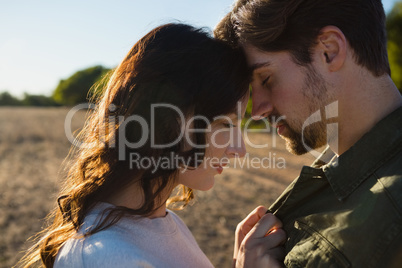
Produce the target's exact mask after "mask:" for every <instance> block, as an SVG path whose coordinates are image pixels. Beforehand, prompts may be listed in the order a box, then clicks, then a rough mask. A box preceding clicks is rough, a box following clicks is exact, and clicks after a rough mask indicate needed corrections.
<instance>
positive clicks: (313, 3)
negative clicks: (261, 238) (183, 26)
mask: <svg viewBox="0 0 402 268" xmlns="http://www.w3.org/2000/svg"><path fill="white" fill-rule="evenodd" d="M384 24H385V14H384V10H383V6H382V3H381V1H380V0H242V1H238V2H237V3H236V4H235V7H234V8H233V10H232V12H230V13H229V14H228V15H227V16H226V17H225V18H224V19H223V20H222V21H221V22H220V23H219V25H218V26H217V27H216V29H215V35H216V37H217V38H219V39H222V40H224V41H226V42H230V43H231V44H232V45H233V46H240V47H242V48H243V49H244V51H245V53H246V55H247V59H248V64H249V66H250V68H251V70H252V71H253V80H252V82H251V86H252V102H253V109H252V115H253V116H254V117H256V118H264V117H266V118H267V119H268V120H269V121H270V122H271V123H272V124H273V125H274V126H275V127H277V131H278V134H279V135H280V136H281V137H282V138H284V139H285V140H286V144H287V148H288V150H289V151H290V152H292V153H294V154H298V155H299V154H304V153H306V152H311V153H315V149H317V148H319V147H321V146H323V145H325V144H328V145H329V148H327V150H326V151H325V152H324V153H323V155H322V156H321V157H319V158H318V159H317V160H316V161H315V163H314V164H313V165H312V166H311V167H306V166H305V167H303V169H302V170H301V173H300V176H299V177H298V178H297V179H296V180H295V181H294V182H293V183H292V184H291V185H290V186H289V187H288V188H287V189H286V190H285V192H284V193H283V194H282V195H281V196H280V197H279V199H278V200H277V201H276V202H275V203H274V204H273V205H272V206H271V207H270V210H271V211H272V212H273V213H274V214H275V215H276V216H277V217H278V218H279V219H280V220H281V221H282V223H283V229H284V230H285V231H286V233H287V236H288V240H287V242H286V243H285V249H286V253H287V255H286V257H285V260H284V262H285V265H286V266H289V267H351V266H354V267H394V266H395V267H396V266H398V265H399V266H400V265H402V150H401V149H402V108H401V106H402V98H401V95H400V93H399V91H398V89H397V88H396V86H395V85H394V83H393V82H392V80H391V78H390V69H389V64H388V56H387V50H386V32H385V27H384ZM240 243H241V242H240ZM238 244H239V243H238ZM250 249H251V248H249V249H248V250H250ZM243 251H244V250H243Z"/></svg>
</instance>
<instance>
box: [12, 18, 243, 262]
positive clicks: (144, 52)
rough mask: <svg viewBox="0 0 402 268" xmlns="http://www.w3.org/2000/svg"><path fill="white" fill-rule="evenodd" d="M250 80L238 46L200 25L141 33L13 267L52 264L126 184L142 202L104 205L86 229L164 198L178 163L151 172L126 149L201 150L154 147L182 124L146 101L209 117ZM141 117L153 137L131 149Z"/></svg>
mask: <svg viewBox="0 0 402 268" xmlns="http://www.w3.org/2000/svg"><path fill="white" fill-rule="evenodd" d="M248 82H249V74H248V71H247V66H246V61H245V58H244V55H243V54H242V52H241V51H240V50H238V49H233V48H230V47H228V46H227V45H226V44H224V43H223V42H220V41H218V40H215V39H213V38H212V37H210V35H209V34H208V33H206V32H205V31H204V30H203V29H196V28H193V27H191V26H188V25H184V24H166V25H162V26H160V27H157V28H155V29H154V30H152V31H151V32H149V33H148V34H147V35H145V36H144V37H143V38H142V39H141V40H140V41H138V42H137V43H136V44H135V45H134V46H133V47H132V49H131V50H130V52H129V53H128V54H127V56H126V57H125V58H124V60H123V61H122V62H121V63H120V65H119V66H118V67H117V68H116V69H115V70H114V72H113V74H112V75H111V77H110V79H109V81H108V83H107V85H106V87H105V89H104V90H103V91H102V92H103V93H102V94H101V96H100V97H99V98H98V100H97V102H96V108H95V109H94V110H93V111H92V113H91V115H90V116H89V119H88V120H87V122H86V124H85V126H84V128H83V130H82V131H81V133H80V135H79V137H80V141H81V142H83V144H84V145H87V146H80V147H77V146H74V145H73V146H72V150H73V151H74V153H70V157H69V159H68V160H66V161H65V163H66V166H67V170H68V172H67V173H66V174H67V175H66V176H65V179H64V184H63V186H62V188H61V191H60V194H59V198H58V205H57V206H56V207H55V208H54V210H53V212H51V213H50V214H49V216H48V219H50V220H52V221H53V223H52V224H51V225H49V226H48V227H47V228H46V229H45V230H43V231H42V232H40V233H39V234H38V235H37V238H36V239H37V242H36V244H35V245H34V246H33V247H32V248H31V249H30V250H29V251H28V252H27V254H26V255H25V257H24V258H23V259H22V260H21V261H20V262H19V264H18V265H19V266H24V267H30V266H35V265H40V266H43V265H44V266H45V267H53V264H54V261H55V258H56V255H57V254H58V252H59V250H60V248H61V247H62V246H63V245H64V243H65V242H66V241H67V240H68V239H69V238H71V237H72V236H73V235H74V234H76V233H77V231H78V230H79V228H80V226H81V225H82V223H83V221H84V218H85V216H86V215H87V213H88V211H89V210H90V209H91V208H93V207H94V206H95V205H96V204H97V203H98V202H102V201H105V200H107V198H108V197H110V196H111V195H112V194H115V193H118V192H119V191H121V190H122V189H123V188H125V187H127V186H128V185H129V184H131V183H138V184H139V185H140V186H141V188H142V192H143V196H144V200H145V201H144V203H143V204H142V206H141V207H139V208H138V209H129V208H126V207H115V208H113V209H111V210H109V211H107V212H106V217H104V220H103V221H102V222H101V223H99V224H98V226H96V227H95V228H94V229H92V230H91V231H89V232H88V233H86V234H85V235H91V234H93V233H95V232H98V231H101V230H103V229H105V228H108V227H110V226H111V225H113V224H115V223H116V222H117V221H119V220H120V219H121V217H123V216H124V215H142V216H148V215H150V214H151V213H152V212H154V211H155V210H156V209H157V208H158V207H159V206H160V205H161V204H163V203H164V202H165V201H166V200H161V199H162V198H163V197H162V196H163V195H162V193H164V192H166V191H167V190H168V191H171V190H173V189H172V188H173V185H174V184H175V182H176V178H177V172H178V169H177V167H173V166H172V167H170V168H163V169H162V168H159V169H157V170H156V172H153V171H152V170H153V167H150V168H147V169H143V168H139V167H136V166H135V165H134V166H130V161H129V159H130V158H129V157H130V154H132V153H136V154H138V155H140V156H141V157H153V158H155V159H156V158H158V157H164V156H170V155H171V154H174V155H179V156H183V157H186V159H189V158H191V157H192V156H194V154H195V153H205V152H204V149H197V148H192V149H190V150H188V148H187V147H186V150H184V147H185V146H184V144H183V142H178V143H174V144H173V145H171V146H169V147H168V148H155V146H153V143H154V144H169V143H170V142H171V141H174V140H175V139H176V138H177V137H178V136H179V134H180V133H181V130H182V128H181V122H180V120H178V114H177V112H176V111H174V110H172V109H167V108H158V109H154V113H152V112H151V111H152V109H151V107H152V105H153V104H158V103H164V104H166V103H168V104H171V105H174V106H175V107H178V108H179V109H180V110H181V111H182V112H183V114H184V115H190V114H193V115H201V116H204V117H206V118H208V119H210V120H211V121H212V120H213V118H214V117H215V116H217V115H221V114H227V113H230V112H233V111H234V110H235V107H236V102H237V101H239V100H240V99H241V98H242V97H243V96H244V95H245V94H246V93H247V92H248ZM133 116H134V117H133ZM139 117H142V118H143V119H145V122H147V123H150V122H152V120H154V121H153V122H155V125H154V126H152V128H151V127H150V126H149V124H148V127H149V128H150V129H148V131H152V132H153V134H154V135H153V141H151V140H152V139H151V138H150V137H149V136H148V137H147V139H146V142H145V143H144V144H143V145H142V146H141V147H139V148H134V146H131V145H132V144H133V143H135V142H137V141H139V140H140V139H141V137H143V133H146V132H147V131H146V130H144V129H142V128H143V126H141V125H140V124H138V120H137V121H136V120H131V121H130V118H131V119H133V118H139ZM127 120H128V121H129V123H127ZM206 127H207V124H206V122H205V121H204V120H195V121H194V128H198V129H200V128H201V129H202V128H204V129H205V128H206ZM149 133H150V132H149ZM194 140H195V143H196V144H201V145H202V144H205V142H206V141H205V133H195V137H194ZM152 142H153V143H152ZM130 144H131V145H130ZM192 166H193V167H196V166H197V165H196V163H194V164H193V165H192ZM192 198H193V192H192V190H191V189H189V188H186V187H184V188H183V194H182V196H176V197H175V198H173V200H170V201H171V202H177V201H180V202H182V203H181V204H183V207H184V206H185V205H186V204H187V203H188V202H189V201H190V200H191V199H192Z"/></svg>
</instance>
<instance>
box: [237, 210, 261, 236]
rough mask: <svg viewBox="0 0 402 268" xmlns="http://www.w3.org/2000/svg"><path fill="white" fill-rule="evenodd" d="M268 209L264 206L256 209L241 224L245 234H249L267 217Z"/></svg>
mask: <svg viewBox="0 0 402 268" xmlns="http://www.w3.org/2000/svg"><path fill="white" fill-rule="evenodd" d="M266 211H267V209H266V208H265V207H264V206H259V207H257V208H255V209H254V210H253V211H252V212H251V213H250V214H248V216H247V217H246V218H245V219H244V220H243V221H241V222H240V224H239V226H240V227H241V228H242V231H243V233H248V232H249V231H250V230H251V229H252V228H253V227H254V225H255V224H256V223H257V222H258V221H259V220H260V219H261V218H262V217H263V216H264V215H265V212H266Z"/></svg>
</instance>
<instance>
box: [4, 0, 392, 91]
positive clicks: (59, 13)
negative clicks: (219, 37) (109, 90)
mask: <svg viewBox="0 0 402 268" xmlns="http://www.w3.org/2000/svg"><path fill="white" fill-rule="evenodd" d="M233 1H234V0H169V1H168V0H114V1H111V0H109V1H105V0H96V1H95V0H85V1H82V0H81V1H80V0H64V1H60V0H58V1H54V0H36V1H32V0H15V1H9V0H8V1H6V0H0V92H3V91H8V92H10V93H11V94H12V95H14V96H17V97H22V96H23V93H24V92H27V93H29V94H44V95H51V93H52V92H53V90H54V89H55V88H56V87H57V85H58V83H59V81H60V79H66V78H68V77H69V76H71V75H72V74H73V73H75V72H76V71H78V70H82V69H85V68H88V67H92V66H94V65H103V66H105V67H109V68H113V67H115V66H116V65H117V64H118V63H119V62H120V61H121V60H122V59H123V58H124V56H125V55H126V53H127V52H128V51H129V49H130V48H131V47H132V46H133V45H134V43H135V42H136V41H137V40H139V39H140V38H141V37H142V36H143V35H145V34H146V33H147V32H148V31H150V30H151V29H153V28H154V27H156V26H158V25H160V24H164V23H168V22H175V21H176V22H177V21H180V22H184V23H189V24H192V25H194V26H198V27H209V28H210V29H212V28H213V27H214V26H215V25H216V24H217V23H218V22H219V20H220V19H221V18H222V17H223V16H224V15H225V14H226V13H227V12H229V11H230V7H231V5H232V2H233ZM396 1H397V0H383V4H384V8H385V10H386V12H388V11H389V10H391V8H392V6H393V4H394V2H396Z"/></svg>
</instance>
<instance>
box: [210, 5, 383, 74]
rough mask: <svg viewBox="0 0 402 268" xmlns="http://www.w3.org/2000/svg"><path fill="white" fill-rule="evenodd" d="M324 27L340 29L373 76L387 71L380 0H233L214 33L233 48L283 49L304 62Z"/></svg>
mask: <svg viewBox="0 0 402 268" xmlns="http://www.w3.org/2000/svg"><path fill="white" fill-rule="evenodd" d="M329 25H332V26H336V27H338V28H339V29H340V30H341V31H342V32H343V34H344V35H345V37H346V39H347V40H348V42H349V45H350V46H351V48H352V49H353V50H354V56H355V60H356V62H357V63H358V64H359V65H361V66H365V67H366V68H367V69H368V70H370V71H371V72H372V73H373V74H374V75H376V76H380V75H383V74H385V73H387V74H390V68H389V63H388V54H387V46H386V31H385V13H384V8H383V6H382V3H381V0H238V1H237V2H236V3H235V5H234V7H233V10H232V11H231V12H230V13H229V14H227V15H226V17H225V18H224V19H223V20H222V21H221V22H220V23H219V24H218V25H217V27H216V29H215V36H216V38H218V39H222V40H225V41H227V42H229V43H231V44H232V45H234V46H237V45H239V44H244V43H248V44H251V45H253V46H255V47H257V48H259V49H261V50H264V51H271V52H275V51H288V52H290V53H291V55H292V56H293V59H294V61H295V62H296V63H298V64H300V65H307V64H309V63H310V62H311V60H312V59H311V49H312V47H313V45H314V44H315V43H316V40H317V37H318V35H319V33H320V30H321V29H322V28H323V27H325V26H329Z"/></svg>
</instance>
